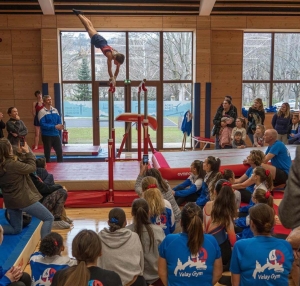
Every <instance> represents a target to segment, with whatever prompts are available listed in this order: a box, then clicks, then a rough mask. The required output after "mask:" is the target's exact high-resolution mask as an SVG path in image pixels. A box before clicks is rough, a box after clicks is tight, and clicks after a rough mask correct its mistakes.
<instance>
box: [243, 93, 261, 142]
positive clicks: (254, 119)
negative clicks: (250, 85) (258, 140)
mask: <svg viewBox="0 0 300 286" xmlns="http://www.w3.org/2000/svg"><path fill="white" fill-rule="evenodd" d="M264 121H265V110H264V104H263V102H262V99H261V98H256V99H254V103H253V105H252V106H251V107H250V108H249V110H248V126H247V129H246V130H247V134H248V136H249V139H250V140H251V143H252V145H253V144H254V137H253V136H254V133H255V130H256V125H257V124H261V125H264Z"/></svg>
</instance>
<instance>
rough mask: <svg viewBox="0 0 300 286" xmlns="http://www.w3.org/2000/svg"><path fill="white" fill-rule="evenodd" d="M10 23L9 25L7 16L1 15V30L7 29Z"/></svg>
mask: <svg viewBox="0 0 300 286" xmlns="http://www.w3.org/2000/svg"><path fill="white" fill-rule="evenodd" d="M7 27H8V23H7V15H3V14H2V15H1V17H0V28H7Z"/></svg>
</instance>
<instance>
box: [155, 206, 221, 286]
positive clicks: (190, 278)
mask: <svg viewBox="0 0 300 286" xmlns="http://www.w3.org/2000/svg"><path fill="white" fill-rule="evenodd" d="M201 213H202V210H201V208H200V207H198V206H197V205H196V204H195V203H192V202H190V203H187V204H186V205H185V206H184V207H183V209H182V212H181V225H182V233H178V234H170V235H168V236H166V238H165V239H164V240H163V242H162V243H161V245H160V246H159V256H160V257H159V262H158V272H159V276H160V278H161V280H162V282H163V284H164V285H169V286H176V285H181V286H191V285H202V286H211V285H214V284H215V283H217V281H218V280H219V279H220V277H221V275H222V270H223V267H222V260H221V252H220V247H219V245H218V243H217V241H216V239H215V238H214V237H213V236H212V235H208V234H203V229H202V220H201Z"/></svg>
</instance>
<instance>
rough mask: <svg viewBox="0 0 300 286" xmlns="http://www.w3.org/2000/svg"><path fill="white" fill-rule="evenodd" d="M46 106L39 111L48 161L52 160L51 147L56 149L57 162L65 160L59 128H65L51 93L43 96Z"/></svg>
mask: <svg viewBox="0 0 300 286" xmlns="http://www.w3.org/2000/svg"><path fill="white" fill-rule="evenodd" d="M43 102H44V108H43V109H41V110H40V111H39V114H38V117H39V121H40V125H41V132H42V140H43V145H44V154H45V158H46V162H47V163H49V162H50V152H51V148H52V147H53V149H54V150H55V153H56V157H57V162H62V161H63V156H62V145H61V139H60V136H59V130H63V129H64V126H63V125H62V124H61V118H60V115H59V113H58V111H57V109H56V108H54V107H53V106H51V105H52V99H51V96H50V95H45V96H44V97H43Z"/></svg>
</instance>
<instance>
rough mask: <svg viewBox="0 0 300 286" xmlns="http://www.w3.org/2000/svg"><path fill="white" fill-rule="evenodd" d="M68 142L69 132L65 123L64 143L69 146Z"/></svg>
mask: <svg viewBox="0 0 300 286" xmlns="http://www.w3.org/2000/svg"><path fill="white" fill-rule="evenodd" d="M68 141H69V132H68V130H67V128H66V122H65V121H64V130H63V132H62V143H63V144H68Z"/></svg>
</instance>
